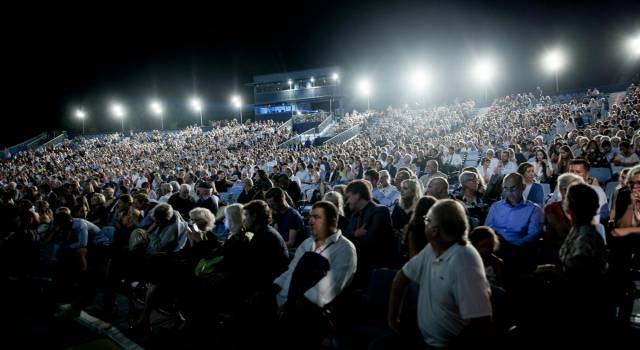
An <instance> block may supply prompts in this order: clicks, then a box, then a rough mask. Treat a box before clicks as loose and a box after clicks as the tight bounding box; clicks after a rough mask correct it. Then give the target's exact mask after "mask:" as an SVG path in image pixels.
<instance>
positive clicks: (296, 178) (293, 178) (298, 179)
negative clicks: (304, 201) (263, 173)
mask: <svg viewBox="0 0 640 350" xmlns="http://www.w3.org/2000/svg"><path fill="white" fill-rule="evenodd" d="M289 180H291V181H295V182H297V183H298V186H300V188H302V181H300V178H298V177H297V176H295V175H293V176H291V177H290V178H289Z"/></svg>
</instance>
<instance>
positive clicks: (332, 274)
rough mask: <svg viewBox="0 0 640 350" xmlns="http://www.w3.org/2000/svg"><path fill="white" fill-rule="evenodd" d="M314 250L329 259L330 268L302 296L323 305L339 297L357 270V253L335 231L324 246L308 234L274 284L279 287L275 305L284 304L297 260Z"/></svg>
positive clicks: (349, 242) (344, 238)
mask: <svg viewBox="0 0 640 350" xmlns="http://www.w3.org/2000/svg"><path fill="white" fill-rule="evenodd" d="M310 251H311V252H313V251H315V252H317V253H319V254H320V255H322V256H324V257H325V258H327V260H329V266H331V269H330V270H329V272H328V273H327V275H326V276H324V277H323V278H322V279H321V280H320V281H318V283H316V285H315V286H313V287H311V288H309V289H308V290H307V291H306V292H305V293H304V296H305V298H307V300H309V301H310V302H312V303H314V304H316V305H318V306H319V307H324V306H325V305H327V304H329V303H330V302H331V301H333V299H334V298H335V297H336V296H338V295H339V294H340V293H341V292H342V291H343V290H344V289H345V288H346V287H347V286H348V285H349V284H350V283H351V280H352V279H353V275H354V274H355V273H356V265H357V255H356V247H355V246H354V245H353V243H351V241H350V240H348V239H347V237H345V236H343V235H342V232H340V230H338V231H337V232H336V233H334V234H332V235H331V236H329V237H327V239H326V240H325V243H324V245H323V246H320V247H316V242H315V241H314V240H313V237H309V238H307V239H305V240H304V242H302V244H300V246H299V247H298V249H296V254H295V256H294V257H293V260H291V263H290V264H289V268H288V269H287V271H285V272H283V273H282V275H280V276H278V278H276V279H275V280H274V281H273V283H275V284H277V285H278V286H280V288H281V289H280V292H279V293H278V295H276V301H277V302H278V306H282V305H284V303H285V302H286V301H287V297H288V295H289V285H290V284H291V276H292V275H293V271H295V269H296V266H297V265H298V261H300V258H302V256H303V255H304V253H306V252H310Z"/></svg>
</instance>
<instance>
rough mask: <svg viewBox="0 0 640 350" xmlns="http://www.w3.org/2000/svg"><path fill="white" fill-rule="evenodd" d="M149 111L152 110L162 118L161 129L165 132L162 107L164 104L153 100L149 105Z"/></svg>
mask: <svg viewBox="0 0 640 350" xmlns="http://www.w3.org/2000/svg"><path fill="white" fill-rule="evenodd" d="M149 109H150V110H151V113H153V114H155V115H157V116H159V117H160V129H163V130H164V107H163V106H162V102H160V101H158V100H152V101H151V102H150V103H149Z"/></svg>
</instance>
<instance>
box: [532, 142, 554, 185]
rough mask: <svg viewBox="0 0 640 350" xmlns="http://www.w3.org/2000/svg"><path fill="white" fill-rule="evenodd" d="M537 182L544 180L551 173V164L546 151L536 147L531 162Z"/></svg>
mask: <svg viewBox="0 0 640 350" xmlns="http://www.w3.org/2000/svg"><path fill="white" fill-rule="evenodd" d="M531 164H532V165H533V168H534V169H533V170H534V172H535V174H536V180H538V182H545V181H547V179H548V178H549V177H551V175H553V166H552V165H551V162H550V161H549V157H547V153H546V152H545V151H544V150H543V149H542V148H537V149H536V158H535V161H533V162H531Z"/></svg>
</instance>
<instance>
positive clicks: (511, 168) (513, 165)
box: [500, 162, 518, 175]
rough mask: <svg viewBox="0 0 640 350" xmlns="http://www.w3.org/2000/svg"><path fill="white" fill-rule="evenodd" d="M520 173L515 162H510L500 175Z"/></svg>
mask: <svg viewBox="0 0 640 350" xmlns="http://www.w3.org/2000/svg"><path fill="white" fill-rule="evenodd" d="M517 171H518V166H517V165H516V163H514V162H508V163H507V164H505V165H504V166H503V167H502V169H501V170H500V175H509V174H511V173H515V172H517Z"/></svg>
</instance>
